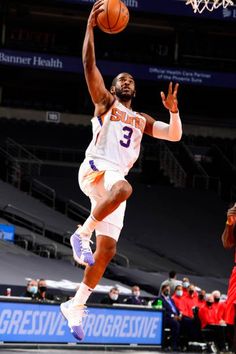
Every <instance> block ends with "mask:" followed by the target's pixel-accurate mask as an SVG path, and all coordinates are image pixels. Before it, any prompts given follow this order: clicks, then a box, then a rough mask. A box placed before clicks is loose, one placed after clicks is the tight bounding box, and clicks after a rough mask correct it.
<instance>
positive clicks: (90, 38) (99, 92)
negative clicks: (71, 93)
mask: <svg viewBox="0 0 236 354" xmlns="http://www.w3.org/2000/svg"><path fill="white" fill-rule="evenodd" d="M102 11H104V0H98V1H96V2H95V3H94V5H93V7H92V10H91V12H90V15H89V18H88V22H87V28H86V33H85V37H84V43H83V49H82V60H83V66H84V74H85V79H86V82H87V86H88V90H89V93H90V96H91V99H92V101H93V103H94V105H95V112H96V110H97V111H105V110H106V108H107V106H109V104H110V103H111V102H112V101H113V96H112V94H111V93H110V92H109V91H108V90H107V89H106V87H105V83H104V80H103V77H102V75H101V73H100V71H99V69H98V67H97V65H96V57H95V45H94V27H95V26H96V17H97V16H98V14H99V13H100V12H102Z"/></svg>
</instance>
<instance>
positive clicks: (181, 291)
mask: <svg viewBox="0 0 236 354" xmlns="http://www.w3.org/2000/svg"><path fill="white" fill-rule="evenodd" d="M175 293H176V295H177V296H182V295H183V290H176V292H175Z"/></svg>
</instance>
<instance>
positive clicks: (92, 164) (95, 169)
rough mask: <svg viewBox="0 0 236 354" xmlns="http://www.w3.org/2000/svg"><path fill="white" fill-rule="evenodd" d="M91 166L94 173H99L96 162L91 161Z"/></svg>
mask: <svg viewBox="0 0 236 354" xmlns="http://www.w3.org/2000/svg"><path fill="white" fill-rule="evenodd" d="M89 164H90V167H91V169H92V170H93V171H99V169H98V168H97V167H96V166H95V164H94V160H89Z"/></svg>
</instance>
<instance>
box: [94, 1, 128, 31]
mask: <svg viewBox="0 0 236 354" xmlns="http://www.w3.org/2000/svg"><path fill="white" fill-rule="evenodd" d="M96 22H97V25H98V27H99V28H100V29H101V30H102V31H103V32H106V33H109V34H115V33H119V32H121V31H123V30H124V29H125V27H126V26H127V24H128V22H129V10H128V8H127V6H126V5H125V4H124V3H123V1H121V0H106V1H105V9H104V11H103V12H101V13H100V14H99V15H98V16H97V19H96Z"/></svg>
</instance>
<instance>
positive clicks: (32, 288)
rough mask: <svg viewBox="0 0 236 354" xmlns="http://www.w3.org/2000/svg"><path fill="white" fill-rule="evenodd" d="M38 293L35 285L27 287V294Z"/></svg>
mask: <svg viewBox="0 0 236 354" xmlns="http://www.w3.org/2000/svg"><path fill="white" fill-rule="evenodd" d="M37 291H38V288H37V286H36V285H32V286H29V287H28V292H29V293H31V294H36V293H37Z"/></svg>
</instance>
